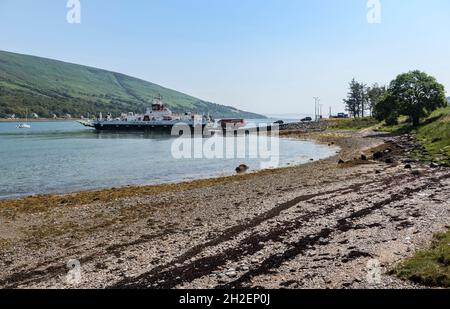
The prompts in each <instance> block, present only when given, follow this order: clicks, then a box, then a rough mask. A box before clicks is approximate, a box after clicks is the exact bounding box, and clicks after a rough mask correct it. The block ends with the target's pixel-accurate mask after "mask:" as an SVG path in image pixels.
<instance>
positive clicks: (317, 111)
mask: <svg viewBox="0 0 450 309" xmlns="http://www.w3.org/2000/svg"><path fill="white" fill-rule="evenodd" d="M319 103H320V98H319V97H314V109H315V111H314V113H315V120H316V121H318V120H319V117H318V114H319V109H320V106H319Z"/></svg>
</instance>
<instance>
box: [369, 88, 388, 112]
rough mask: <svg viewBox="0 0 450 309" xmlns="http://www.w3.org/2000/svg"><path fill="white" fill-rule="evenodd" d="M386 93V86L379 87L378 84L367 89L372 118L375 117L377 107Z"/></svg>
mask: <svg viewBox="0 0 450 309" xmlns="http://www.w3.org/2000/svg"><path fill="white" fill-rule="evenodd" d="M386 91H387V89H386V86H379V85H378V84H377V83H375V84H373V85H372V87H369V88H368V89H367V97H368V101H369V106H368V109H369V112H370V115H371V116H374V112H375V107H376V106H377V104H378V103H379V102H380V101H381V100H383V98H384V96H385V95H386Z"/></svg>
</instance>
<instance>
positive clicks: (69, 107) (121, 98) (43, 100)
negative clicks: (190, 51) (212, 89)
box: [0, 51, 264, 118]
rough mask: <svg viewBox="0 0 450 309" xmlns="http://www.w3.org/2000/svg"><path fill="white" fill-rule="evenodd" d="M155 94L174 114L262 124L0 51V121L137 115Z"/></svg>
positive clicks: (124, 80) (143, 85)
mask: <svg viewBox="0 0 450 309" xmlns="http://www.w3.org/2000/svg"><path fill="white" fill-rule="evenodd" d="M159 94H161V95H162V96H163V99H164V102H165V103H166V104H167V105H168V106H169V107H170V108H171V109H172V110H173V111H174V112H187V111H192V112H197V113H205V114H206V113H210V114H211V115H212V116H214V117H216V118H222V117H242V118H264V116H261V115H258V114H253V113H248V112H243V111H240V110H237V109H235V108H233V107H228V106H223V105H218V104H214V103H210V102H205V101H202V100H200V99H197V98H194V97H191V96H189V95H186V94H183V93H180V92H177V91H174V90H170V89H167V88H164V87H161V86H159V85H156V84H153V83H150V82H146V81H143V80H140V79H137V78H133V77H130V76H126V75H123V74H120V73H114V72H109V71H105V70H100V69H96V68H91V67H86V66H82V65H76V64H69V63H65V62H61V61H56V60H50V59H45V58H39V57H34V56H26V55H20V54H15V53H10V52H4V51H0V118H3V117H7V115H11V114H16V116H24V115H25V113H26V110H27V109H28V111H29V113H37V114H38V115H39V116H40V117H52V115H53V114H55V115H57V116H58V117H60V116H64V115H66V114H71V115H72V116H74V117H78V116H82V115H87V114H88V113H90V114H91V115H92V114H97V113H99V112H103V113H106V112H111V113H113V115H118V114H120V113H121V112H128V111H133V112H142V111H144V110H145V108H146V107H147V106H148V105H149V104H150V103H151V102H152V100H153V98H154V97H156V96H158V95H159Z"/></svg>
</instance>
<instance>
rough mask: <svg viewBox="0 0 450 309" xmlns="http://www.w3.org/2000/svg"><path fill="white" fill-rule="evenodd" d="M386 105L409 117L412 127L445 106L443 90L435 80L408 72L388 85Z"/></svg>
mask: <svg viewBox="0 0 450 309" xmlns="http://www.w3.org/2000/svg"><path fill="white" fill-rule="evenodd" d="M388 92H389V94H388V96H386V100H385V101H386V102H383V105H386V104H387V103H389V102H390V104H392V105H393V106H392V108H394V109H395V110H396V111H395V113H399V114H402V115H406V116H409V118H410V119H411V121H412V123H413V125H414V126H418V125H419V124H420V118H422V117H425V116H428V115H429V114H430V113H431V112H432V111H434V110H435V109H438V108H440V107H445V106H446V105H447V99H446V97H445V88H444V86H443V85H442V84H440V83H438V82H437V81H436V79H435V78H434V77H432V76H430V75H427V74H426V73H424V72H421V71H410V72H408V73H404V74H401V75H399V76H397V78H396V79H395V80H393V81H392V82H391V84H390V85H389V90H388Z"/></svg>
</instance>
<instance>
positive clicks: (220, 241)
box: [0, 130, 450, 288]
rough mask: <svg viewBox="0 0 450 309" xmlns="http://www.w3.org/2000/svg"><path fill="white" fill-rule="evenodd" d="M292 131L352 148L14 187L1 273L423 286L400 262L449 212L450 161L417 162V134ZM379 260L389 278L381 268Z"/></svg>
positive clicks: (160, 284) (173, 283)
mask: <svg viewBox="0 0 450 309" xmlns="http://www.w3.org/2000/svg"><path fill="white" fill-rule="evenodd" d="M282 135H283V136H285V137H292V138H302V139H314V140H317V141H320V142H323V143H328V144H330V145H331V144H335V145H337V146H339V147H340V148H341V151H340V152H339V154H337V155H336V156H334V157H331V158H328V159H325V160H321V161H317V162H311V163H309V164H305V165H300V166H292V167H287V168H281V169H275V170H264V171H260V172H255V173H250V174H244V175H236V176H230V177H221V178H213V179H204V180H196V181H192V182H185V183H179V184H167V185H157V186H145V187H124V188H112V189H108V190H99V191H90V192H80V193H74V194H66V195H46V196H35V197H28V198H23V199H16V200H5V201H0V267H1V269H2V272H1V273H0V287H2V288H212V287H214V288H256V287H264V288H421V286H419V285H417V284H414V283H411V282H406V281H402V280H400V279H398V278H396V277H394V276H391V275H389V271H390V270H391V269H392V268H393V267H395V265H396V264H397V263H399V262H400V261H402V260H403V259H405V258H407V257H409V256H411V255H412V254H413V253H414V252H415V251H416V250H418V249H419V248H422V247H424V246H426V245H427V244H429V242H430V240H431V237H432V235H433V233H434V232H438V231H442V230H443V229H445V228H446V225H448V222H449V213H450V204H449V201H448V194H449V192H450V173H449V168H448V167H438V168H431V167H429V166H427V165H426V164H422V163H419V162H411V163H410V164H411V165H412V169H405V162H406V161H408V159H407V157H406V155H405V153H404V152H405V151H404V150H405V148H406V146H407V145H406V146H405V145H404V143H405V142H406V143H407V142H408V139H407V138H406V137H391V136H387V135H377V134H375V133H373V132H370V131H364V132H357V133H350V132H338V131H322V132H313V133H304V132H298V131H296V130H292V131H284V132H282ZM374 153H377V154H382V155H381V157H380V158H377V160H372V159H371V158H372V157H373V155H374ZM361 154H364V155H365V156H366V157H367V158H368V160H366V159H365V157H364V156H363V157H361ZM339 160H342V161H341V163H340V164H339V163H338V161H339ZM408 162H409V161H408ZM71 260H77V261H79V262H80V266H81V268H80V277H79V279H80V280H79V281H77V282H73V280H67V274H68V271H69V269H68V268H67V263H68V262H69V261H71ZM371 261H376V263H378V264H377V265H378V266H377V267H378V270H379V276H380V278H379V280H378V279H377V280H375V281H371V280H368V278H367V274H368V273H370V271H372V269H369V268H370V267H369V268H368V265H369V264H370V263H371ZM370 265H372V264H370Z"/></svg>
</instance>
